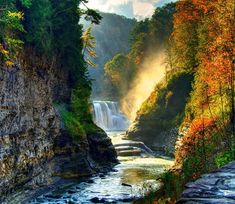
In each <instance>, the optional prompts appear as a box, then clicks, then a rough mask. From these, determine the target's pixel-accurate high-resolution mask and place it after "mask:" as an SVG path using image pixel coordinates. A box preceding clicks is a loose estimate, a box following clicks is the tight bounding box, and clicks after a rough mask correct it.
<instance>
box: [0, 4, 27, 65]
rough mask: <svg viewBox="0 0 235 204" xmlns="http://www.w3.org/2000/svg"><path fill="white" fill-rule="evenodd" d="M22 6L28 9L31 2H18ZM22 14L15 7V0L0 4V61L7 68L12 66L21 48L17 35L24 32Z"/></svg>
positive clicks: (21, 42)
mask: <svg viewBox="0 0 235 204" xmlns="http://www.w3.org/2000/svg"><path fill="white" fill-rule="evenodd" d="M20 2H21V4H22V6H24V7H28V6H30V4H31V1H29V0H25V1H23V0H22V1H20ZM23 19H24V14H23V13H22V12H21V11H20V10H18V8H17V7H16V1H15V0H6V1H3V2H0V29H1V32H0V60H1V62H5V64H6V65H7V66H10V65H12V64H13V62H12V61H13V60H14V59H15V55H16V54H17V52H18V51H19V49H20V48H22V44H23V41H21V40H20V39H19V37H18V36H17V34H18V33H19V32H24V27H23V25H22V20H23Z"/></svg>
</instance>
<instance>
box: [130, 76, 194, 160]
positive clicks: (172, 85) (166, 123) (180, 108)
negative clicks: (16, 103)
mask: <svg viewBox="0 0 235 204" xmlns="http://www.w3.org/2000/svg"><path fill="white" fill-rule="evenodd" d="M192 81H193V76H192V75H191V74H188V73H180V74H178V75H176V76H174V77H172V78H171V79H169V81H167V82H166V84H164V85H161V84H160V85H157V86H156V88H155V90H154V91H153V92H152V94H151V95H150V96H149V98H148V99H147V100H146V101H145V102H144V103H143V104H142V107H141V109H140V110H139V111H138V113H137V117H136V119H135V121H134V123H133V124H132V126H131V127H130V128H129V130H128V131H127V136H128V138H129V139H132V140H140V141H143V142H144V143H146V144H147V145H148V146H150V147H152V148H153V149H155V150H157V151H160V152H162V153H164V154H167V155H173V153H174V146H175V142H176V140H177V138H178V129H179V126H180V124H181V123H182V121H183V118H184V113H185V107H186V103H187V99H188V97H189V94H190V91H191V89H192V86H191V83H192Z"/></svg>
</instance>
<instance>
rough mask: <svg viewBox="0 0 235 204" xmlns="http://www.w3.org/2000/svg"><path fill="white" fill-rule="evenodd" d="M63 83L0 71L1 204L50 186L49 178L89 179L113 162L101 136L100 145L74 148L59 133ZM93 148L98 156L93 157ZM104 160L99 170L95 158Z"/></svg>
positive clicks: (34, 73) (37, 74) (43, 75)
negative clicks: (55, 101) (14, 195)
mask: <svg viewBox="0 0 235 204" xmlns="http://www.w3.org/2000/svg"><path fill="white" fill-rule="evenodd" d="M66 80H67V79H66V75H64V73H58V72H56V71H55V69H54V70H53V69H49V70H45V69H41V70H40V69H36V68H35V69H34V68H32V69H31V70H30V71H27V70H25V69H24V68H23V67H21V66H20V65H16V66H14V67H12V68H0V203H1V201H3V199H4V198H6V197H7V195H9V194H11V193H13V192H15V191H16V190H18V189H20V188H22V187H27V188H37V187H39V186H42V185H48V184H50V183H51V182H53V177H52V175H56V174H57V175H63V176H66V175H67V176H68V177H73V176H76V177H77V176H81V175H90V174H92V173H94V172H96V171H99V170H100V169H102V167H103V166H105V165H106V166H107V167H110V166H111V164H113V163H115V162H116V153H115V150H114V148H113V146H112V144H111V141H110V140H109V139H108V138H107V136H106V135H105V134H104V133H103V132H100V133H97V134H101V135H102V136H101V137H100V138H99V139H98V140H96V139H92V138H93V136H92V135H91V136H88V138H89V142H88V140H87V139H86V138H85V139H84V141H81V143H80V144H74V143H73V141H72V139H71V138H70V136H69V135H68V134H67V133H66V131H65V130H63V128H61V127H63V126H62V125H61V121H60V117H59V114H58V113H57V111H56V110H55V109H54V107H53V96H59V97H60V99H61V100H65V99H66V98H68V96H69V93H68V92H69V88H68V86H67V85H66V83H65V82H66ZM58 85H60V87H58ZM93 143H94V144H96V150H97V148H100V149H101V150H102V153H100V152H99V150H98V153H100V154H96V155H93V150H92V149H93V147H92V146H93ZM96 150H95V151H96ZM103 154H105V155H107V157H105V159H104V162H103V163H104V164H102V165H101V164H100V163H99V160H98V159H97V155H98V157H99V155H100V156H103ZM93 157H94V158H93Z"/></svg>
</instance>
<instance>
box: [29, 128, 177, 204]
mask: <svg viewBox="0 0 235 204" xmlns="http://www.w3.org/2000/svg"><path fill="white" fill-rule="evenodd" d="M109 136H110V137H111V139H112V141H113V143H114V144H120V143H122V142H124V141H123V140H122V138H121V136H122V133H117V132H115V133H109ZM119 160H120V164H118V165H117V166H116V167H115V168H114V171H112V172H109V173H108V174H106V175H103V174H101V175H97V176H95V177H93V178H92V179H90V180H85V181H83V182H77V183H76V182H74V183H73V184H72V186H70V187H69V188H67V189H64V190H63V191H61V190H59V191H58V190H57V191H54V192H49V194H47V195H42V196H40V197H39V198H38V199H35V200H34V201H33V202H31V203H37V204H39V203H45V204H46V203H53V204H55V203H60V204H63V203H93V202H97V201H100V202H103V203H104V202H105V203H131V201H132V200H133V198H136V197H140V196H142V190H141V189H142V186H143V184H144V183H146V181H150V182H153V184H154V185H151V186H152V187H153V186H155V187H156V188H157V187H158V183H157V181H156V177H157V176H158V175H159V174H160V173H162V172H164V170H165V169H166V168H169V167H170V166H171V165H172V163H173V161H172V160H168V159H161V158H148V157H119ZM50 195H52V196H50ZM53 195H56V196H53Z"/></svg>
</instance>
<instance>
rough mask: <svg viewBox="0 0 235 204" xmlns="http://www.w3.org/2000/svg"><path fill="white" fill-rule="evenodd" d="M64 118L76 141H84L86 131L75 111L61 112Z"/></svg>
mask: <svg viewBox="0 0 235 204" xmlns="http://www.w3.org/2000/svg"><path fill="white" fill-rule="evenodd" d="M61 117H62V120H63V122H64V125H65V127H66V129H67V130H68V132H69V134H70V135H71V136H72V137H73V139H74V141H75V142H79V141H82V140H83V139H84V138H85V136H86V132H85V130H84V128H83V126H82V125H81V124H80V122H79V120H78V118H77V116H76V115H75V114H74V113H73V112H67V111H63V112H62V113H61Z"/></svg>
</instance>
